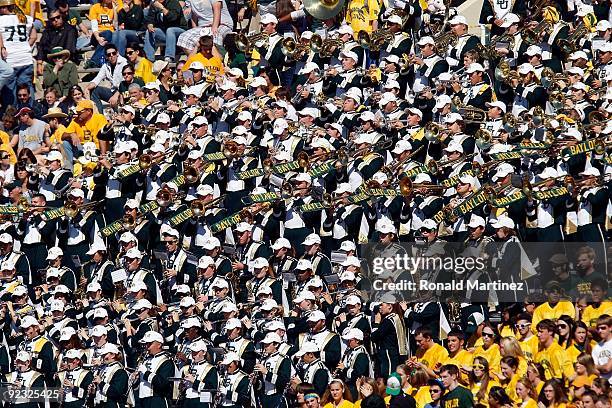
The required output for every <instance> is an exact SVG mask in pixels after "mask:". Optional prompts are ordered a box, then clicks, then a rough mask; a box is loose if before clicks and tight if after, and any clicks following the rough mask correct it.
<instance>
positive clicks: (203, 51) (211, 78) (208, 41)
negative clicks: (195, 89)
mask: <svg viewBox="0 0 612 408" xmlns="http://www.w3.org/2000/svg"><path fill="white" fill-rule="evenodd" d="M196 61H198V62H201V63H202V65H203V66H204V77H205V79H206V82H208V83H214V82H215V78H216V77H217V76H219V75H223V73H224V70H223V60H222V59H221V57H220V56H218V55H215V51H214V47H213V39H212V37H211V36H209V35H205V36H202V37H201V38H200V44H199V51H198V52H197V53H196V54H193V55H191V56H190V57H189V58H187V61H185V64H184V65H183V68H182V71H183V72H184V71H187V70H188V69H190V68H191V64H192V63H194V62H196Z"/></svg>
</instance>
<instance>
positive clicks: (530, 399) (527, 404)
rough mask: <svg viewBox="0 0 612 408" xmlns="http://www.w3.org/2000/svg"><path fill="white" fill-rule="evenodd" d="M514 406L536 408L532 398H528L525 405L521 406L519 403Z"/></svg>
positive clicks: (536, 405)
mask: <svg viewBox="0 0 612 408" xmlns="http://www.w3.org/2000/svg"><path fill="white" fill-rule="evenodd" d="M541 384H544V383H543V382H542V383H541ZM538 395H539V393H538ZM516 406H517V407H519V408H538V403H537V402H536V401H535V400H534V399H533V398H529V399H528V400H527V403H526V404H525V405H523V403H522V402H521V403H519V404H517V405H516Z"/></svg>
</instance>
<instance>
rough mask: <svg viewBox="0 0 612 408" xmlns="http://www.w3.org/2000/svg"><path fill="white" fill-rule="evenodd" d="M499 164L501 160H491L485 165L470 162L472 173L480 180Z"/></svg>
mask: <svg viewBox="0 0 612 408" xmlns="http://www.w3.org/2000/svg"><path fill="white" fill-rule="evenodd" d="M501 162H502V161H501V160H491V161H490V162H487V163H485V164H480V163H478V162H477V161H473V162H472V173H474V175H475V176H476V177H478V178H480V177H481V176H482V175H484V174H485V173H486V172H487V171H489V169H490V168H491V167H495V166H497V165H498V164H499V163H501Z"/></svg>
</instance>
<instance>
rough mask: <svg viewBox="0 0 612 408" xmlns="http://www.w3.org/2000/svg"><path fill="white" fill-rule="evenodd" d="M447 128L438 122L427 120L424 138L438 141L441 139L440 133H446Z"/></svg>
mask: <svg viewBox="0 0 612 408" xmlns="http://www.w3.org/2000/svg"><path fill="white" fill-rule="evenodd" d="M448 131H449V130H448V129H447V128H445V127H444V126H442V125H440V124H439V123H435V122H427V123H426V124H425V127H424V136H425V139H427V140H429V141H430V142H435V143H440V142H441V141H442V135H443V134H445V133H447V132H448Z"/></svg>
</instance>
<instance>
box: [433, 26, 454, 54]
mask: <svg viewBox="0 0 612 408" xmlns="http://www.w3.org/2000/svg"><path fill="white" fill-rule="evenodd" d="M457 40H458V38H457V36H456V35H455V34H454V33H453V32H451V31H446V32H443V33H442V34H440V35H438V36H436V37H435V38H434V42H435V43H436V52H437V53H438V54H445V53H446V51H447V50H448V47H449V46H450V47H454V46H455V44H457Z"/></svg>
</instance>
